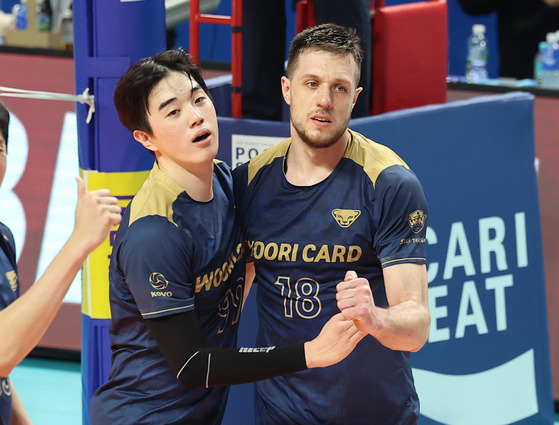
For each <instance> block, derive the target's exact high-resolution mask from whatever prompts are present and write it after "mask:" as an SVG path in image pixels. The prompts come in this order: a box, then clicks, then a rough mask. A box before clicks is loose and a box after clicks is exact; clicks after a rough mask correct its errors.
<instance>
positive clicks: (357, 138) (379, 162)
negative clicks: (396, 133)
mask: <svg viewBox="0 0 559 425" xmlns="http://www.w3.org/2000/svg"><path fill="white" fill-rule="evenodd" d="M349 132H350V143H349V144H348V148H347V149H346V152H345V154H344V157H345V158H347V159H349V160H351V161H353V162H354V163H356V164H357V165H359V166H360V167H362V168H363V171H364V172H365V173H366V174H367V175H368V177H369V178H370V179H371V181H372V183H373V185H376V183H377V180H378V178H379V176H380V175H381V174H383V175H384V174H389V175H390V176H392V177H396V178H400V177H399V176H413V177H414V174H413V172H411V169H410V167H409V166H408V164H407V163H406V162H405V161H404V160H403V159H402V158H401V157H400V156H399V155H398V154H397V153H396V152H394V151H393V150H392V149H391V148H389V147H388V146H386V145H383V144H381V143H377V142H375V141H373V140H371V139H369V138H367V137H366V136H364V135H363V134H361V133H358V132H356V131H353V130H349Z"/></svg>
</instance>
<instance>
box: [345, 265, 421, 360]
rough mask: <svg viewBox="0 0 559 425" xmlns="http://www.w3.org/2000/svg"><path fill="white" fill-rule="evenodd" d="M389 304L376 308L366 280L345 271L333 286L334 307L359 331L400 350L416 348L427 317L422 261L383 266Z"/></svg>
mask: <svg viewBox="0 0 559 425" xmlns="http://www.w3.org/2000/svg"><path fill="white" fill-rule="evenodd" d="M383 274H384V284H385V288H386V296H387V299H388V304H389V307H387V308H383V307H377V306H376V305H375V302H374V298H373V294H372V292H371V287H370V285H369V282H368V280H367V279H364V278H359V277H357V275H356V274H355V272H353V271H350V272H348V273H347V274H346V278H345V280H344V281H343V282H340V283H339V284H338V286H337V289H338V293H337V295H336V297H337V300H338V307H339V309H340V310H341V311H342V314H343V315H344V317H345V318H346V319H348V320H353V321H354V323H355V325H356V326H357V327H358V328H359V329H360V330H361V331H363V332H366V333H368V334H369V335H372V336H373V337H375V338H376V339H377V340H378V341H379V342H380V343H381V344H383V345H384V346H386V347H388V348H390V349H392V350H402V351H418V350H419V349H420V348H421V347H423V345H425V343H426V342H427V338H428V336H429V325H430V321H431V316H430V314H429V304H428V296H427V272H426V267H425V265H424V264H418V263H417V264H416V263H406V264H399V265H394V266H390V267H385V268H384V269H383Z"/></svg>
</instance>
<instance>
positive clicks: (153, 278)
mask: <svg viewBox="0 0 559 425" xmlns="http://www.w3.org/2000/svg"><path fill="white" fill-rule="evenodd" d="M149 284H150V285H151V286H153V287H154V288H155V289H158V290H160V291H161V290H162V289H165V288H166V287H167V286H169V281H168V280H167V279H165V276H163V275H162V274H161V273H159V272H153V273H152V274H150V275H149Z"/></svg>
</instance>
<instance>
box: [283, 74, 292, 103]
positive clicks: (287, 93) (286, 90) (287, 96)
mask: <svg viewBox="0 0 559 425" xmlns="http://www.w3.org/2000/svg"><path fill="white" fill-rule="evenodd" d="M281 93H282V94H283V99H284V100H285V103H287V104H288V105H291V86H290V82H289V78H287V77H285V76H283V77H281Z"/></svg>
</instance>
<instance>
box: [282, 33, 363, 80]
mask: <svg viewBox="0 0 559 425" xmlns="http://www.w3.org/2000/svg"><path fill="white" fill-rule="evenodd" d="M360 43H361V39H360V38H359V36H358V35H357V33H356V31H355V29H354V28H346V27H343V26H341V25H337V24H322V25H318V26H316V27H311V28H306V29H305V30H303V31H301V32H300V33H299V34H297V35H296V36H295V38H294V39H293V41H292V42H291V45H290V47H289V55H288V57H287V75H288V76H289V75H290V74H291V73H292V72H293V70H294V69H295V67H296V66H297V62H298V60H299V57H300V56H301V54H302V53H304V52H306V51H308V50H319V51H326V52H330V53H333V54H339V55H348V54H349V55H352V56H353V58H354V59H355V63H356V64H357V81H359V77H360V76H361V62H363V50H362V49H361V44H360Z"/></svg>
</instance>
